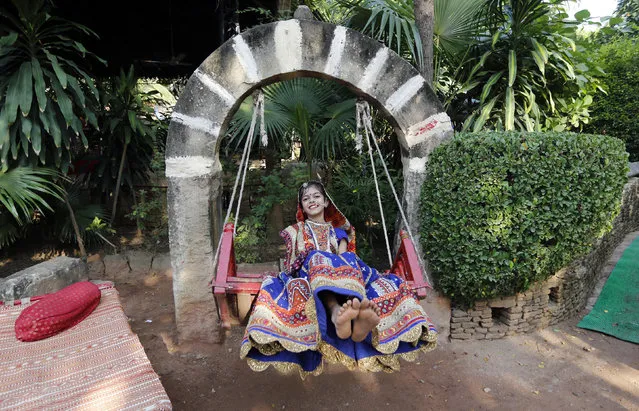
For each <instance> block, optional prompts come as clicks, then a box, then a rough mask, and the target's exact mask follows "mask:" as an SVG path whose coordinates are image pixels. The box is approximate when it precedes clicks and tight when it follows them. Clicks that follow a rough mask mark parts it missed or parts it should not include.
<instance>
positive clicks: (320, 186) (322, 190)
mask: <svg viewBox="0 0 639 411" xmlns="http://www.w3.org/2000/svg"><path fill="white" fill-rule="evenodd" d="M311 187H315V188H317V189H318V190H319V192H320V193H322V195H323V196H324V198H325V199H328V196H327V195H326V189H325V188H324V184H322V183H321V182H319V181H316V180H310V181H307V182H306V183H304V184H302V186H301V187H300V189H299V191H298V192H297V202H298V204H302V197H304V193H306V190H308V189H309V188H311Z"/></svg>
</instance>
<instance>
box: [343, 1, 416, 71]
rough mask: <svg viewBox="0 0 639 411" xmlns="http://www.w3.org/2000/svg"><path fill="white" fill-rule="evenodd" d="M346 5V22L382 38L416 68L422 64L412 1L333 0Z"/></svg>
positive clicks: (363, 31)
mask: <svg viewBox="0 0 639 411" xmlns="http://www.w3.org/2000/svg"><path fill="white" fill-rule="evenodd" d="M336 3H337V4H339V5H340V6H341V7H342V8H345V9H346V10H347V11H346V15H347V16H348V18H345V19H344V23H345V25H347V26H348V27H350V28H353V29H355V30H358V31H360V32H362V33H364V34H366V35H369V36H371V37H373V38H375V39H377V40H379V41H382V42H383V43H384V44H386V46H388V47H389V48H390V49H392V50H394V51H395V52H397V54H399V55H400V56H402V57H404V58H406V59H407V60H408V61H410V62H411V63H412V64H413V65H414V66H415V67H418V68H421V67H422V66H423V65H424V55H423V51H422V41H421V38H420V37H419V31H418V30H417V26H416V24H415V10H414V5H413V1H412V0H408V1H406V0H336Z"/></svg>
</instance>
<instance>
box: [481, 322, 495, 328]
mask: <svg viewBox="0 0 639 411" xmlns="http://www.w3.org/2000/svg"><path fill="white" fill-rule="evenodd" d="M479 324H480V325H481V326H482V327H486V328H490V327H492V326H493V322H492V321H480V322H479Z"/></svg>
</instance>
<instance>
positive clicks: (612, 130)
mask: <svg viewBox="0 0 639 411" xmlns="http://www.w3.org/2000/svg"><path fill="white" fill-rule="evenodd" d="M596 59H597V60H598V62H599V63H600V64H601V65H602V66H603V67H604V70H605V71H606V73H607V75H606V76H605V78H604V79H603V82H604V84H605V88H606V92H607V93H606V94H603V93H600V94H598V95H597V96H596V98H595V100H594V104H593V109H592V123H591V124H590V125H589V128H588V130H589V131H593V132H596V133H600V134H606V135H611V136H614V137H617V138H620V139H621V140H623V141H624V142H625V143H626V150H627V151H628V153H630V160H631V161H639V116H637V113H639V100H637V93H639V40H637V39H632V38H620V39H617V40H615V41H613V42H611V43H608V44H604V45H603V46H601V48H600V49H599V52H598V53H597V58H596Z"/></svg>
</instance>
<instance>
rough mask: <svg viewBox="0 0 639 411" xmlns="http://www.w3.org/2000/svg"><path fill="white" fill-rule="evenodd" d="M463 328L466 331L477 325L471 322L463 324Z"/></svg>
mask: <svg viewBox="0 0 639 411" xmlns="http://www.w3.org/2000/svg"><path fill="white" fill-rule="evenodd" d="M462 327H464V328H466V329H469V328H475V327H477V324H475V323H474V322H471V321H469V322H465V323H462Z"/></svg>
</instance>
